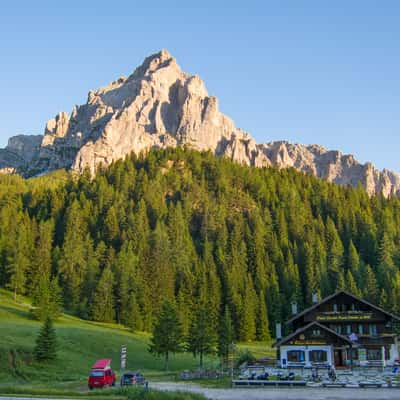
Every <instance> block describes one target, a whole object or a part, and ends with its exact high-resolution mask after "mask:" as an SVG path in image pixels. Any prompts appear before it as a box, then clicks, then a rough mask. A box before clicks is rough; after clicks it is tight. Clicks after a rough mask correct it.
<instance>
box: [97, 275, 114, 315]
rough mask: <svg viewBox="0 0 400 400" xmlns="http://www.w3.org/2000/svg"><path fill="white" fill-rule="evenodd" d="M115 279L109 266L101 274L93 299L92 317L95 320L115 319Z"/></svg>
mask: <svg viewBox="0 0 400 400" xmlns="http://www.w3.org/2000/svg"><path fill="white" fill-rule="evenodd" d="M113 280H114V276H113V273H112V271H111V269H110V268H109V267H107V268H106V269H105V270H104V271H103V273H102V274H101V278H100V280H99V283H98V285H97V288H96V293H95V296H94V299H93V307H92V318H93V319H94V320H95V321H101V322H113V321H114V320H115V310H114V293H113Z"/></svg>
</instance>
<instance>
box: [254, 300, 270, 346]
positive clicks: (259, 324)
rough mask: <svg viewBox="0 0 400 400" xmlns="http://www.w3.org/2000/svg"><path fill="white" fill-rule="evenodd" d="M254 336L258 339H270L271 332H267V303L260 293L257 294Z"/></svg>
mask: <svg viewBox="0 0 400 400" xmlns="http://www.w3.org/2000/svg"><path fill="white" fill-rule="evenodd" d="M256 338H257V340H260V341H266V340H270V339H271V334H270V332H269V322H268V312H267V305H266V304H265V298H264V295H263V294H262V293H260V294H259V296H258V305H257V320H256Z"/></svg>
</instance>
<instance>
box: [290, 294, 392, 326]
mask: <svg viewBox="0 0 400 400" xmlns="http://www.w3.org/2000/svg"><path fill="white" fill-rule="evenodd" d="M340 294H345V295H347V296H350V297H352V298H353V299H355V300H357V301H359V302H361V303H364V304H366V305H367V306H369V307H371V308H373V309H375V310H377V311H380V312H381V313H383V314H385V315H388V316H389V317H391V318H393V319H397V320H398V321H400V317H398V316H397V315H394V314H392V313H390V312H388V311H385V310H384V309H383V308H381V307H378V306H376V305H374V304H372V303H370V302H369V301H367V300H363V299H361V298H360V297H357V296H355V295H354V294H352V293H350V292H346V291H345V290H339V291H338V292H335V293H333V294H331V295H330V296H327V297H325V298H324V299H322V300H321V301H320V302H319V303H316V304H314V305H312V306H311V307H309V308H306V309H305V310H304V311H302V312H301V313H299V314H297V315H295V316H293V317H292V318H291V319H289V320H288V321H286V323H285V324H286V325H288V324H290V323H292V322H293V321H295V320H297V319H299V318H301V317H303V316H304V315H306V314H308V313H309V312H311V311H313V310H315V309H316V308H317V307H319V306H320V305H322V304H324V303H326V302H328V301H329V300H332V299H334V298H335V297H337V296H339V295H340Z"/></svg>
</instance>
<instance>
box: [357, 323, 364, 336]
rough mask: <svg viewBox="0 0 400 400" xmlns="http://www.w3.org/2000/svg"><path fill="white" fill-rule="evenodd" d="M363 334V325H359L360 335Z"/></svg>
mask: <svg viewBox="0 0 400 400" xmlns="http://www.w3.org/2000/svg"><path fill="white" fill-rule="evenodd" d="M363 333H364V329H363V326H362V324H360V325H358V334H359V335H362V334H363Z"/></svg>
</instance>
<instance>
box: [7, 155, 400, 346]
mask: <svg viewBox="0 0 400 400" xmlns="http://www.w3.org/2000/svg"><path fill="white" fill-rule="evenodd" d="M399 240H400V200H399V199H397V198H393V199H384V198H383V197H373V198H370V197H369V196H368V195H367V194H366V193H365V191H364V190H363V189H362V188H358V189H353V188H343V187H339V186H336V185H333V184H329V183H326V182H324V181H321V180H318V179H317V178H314V177H312V176H307V175H304V174H302V173H298V172H296V171H294V170H278V169H275V168H263V169H258V168H249V167H245V166H241V165H238V164H236V163H232V162H230V161H228V160H226V159H223V158H215V157H214V156H213V155H211V154H210V153H199V152H196V151H189V150H183V149H176V150H163V151H155V152H150V153H149V154H148V155H147V156H143V157H136V156H131V157H129V158H128V159H126V160H125V161H118V162H116V163H115V164H113V165H112V166H111V167H109V168H107V169H104V170H100V171H99V172H98V174H97V175H96V177H95V178H94V179H93V180H91V179H90V177H89V174H88V173H86V174H83V175H81V176H79V177H78V176H73V175H71V174H68V173H64V172H57V173H55V174H53V175H48V176H44V177H40V178H34V179H30V180H24V179H22V178H20V177H18V176H2V177H1V178H0V285H1V286H2V287H7V288H10V289H12V290H13V291H14V292H15V293H16V295H18V294H27V295H30V296H32V297H33V298H34V299H36V301H37V302H38V301H39V300H38V299H40V297H43V296H48V295H49V293H50V295H52V294H53V295H54V293H55V292H57V296H59V294H58V289H57V287H58V286H59V287H60V290H61V297H62V301H63V306H64V308H65V309H66V310H67V311H69V312H72V313H74V314H76V315H78V316H80V317H83V318H87V319H94V320H97V321H116V322H120V323H123V324H126V325H128V326H130V327H131V328H132V329H135V330H147V331H148V330H150V329H151V326H152V323H153V321H154V318H155V316H156V315H157V313H158V312H159V310H160V307H161V304H162V302H163V301H164V300H165V299H168V298H170V299H175V301H176V303H177V305H178V309H179V312H180V318H181V321H182V324H183V327H184V329H185V331H186V332H187V331H188V329H189V326H190V321H191V316H192V315H193V313H194V312H195V310H196V307H198V306H199V304H202V306H206V307H207V309H208V312H209V321H210V324H212V326H214V327H215V329H216V330H217V327H218V324H219V320H220V319H221V316H222V315H225V309H226V307H227V308H228V309H229V311H230V315H231V316H232V322H233V324H234V329H235V334H236V338H237V339H239V340H243V341H244V340H254V339H260V340H264V339H267V338H268V337H269V335H270V333H271V334H273V333H274V332H273V330H274V329H273V327H274V324H275V322H276V321H284V320H286V319H287V318H288V316H289V315H290V303H291V301H297V303H298V304H299V307H300V309H302V308H304V307H305V306H308V305H310V303H311V296H312V293H313V292H318V293H319V294H320V296H325V295H327V294H330V293H332V292H333V291H335V290H337V289H341V288H346V289H348V290H349V291H352V292H353V293H355V294H358V295H362V296H364V297H365V298H366V299H368V300H370V301H372V302H375V303H377V304H380V305H382V306H384V307H386V308H388V309H389V310H392V311H394V312H400V272H399V267H400V252H399V250H398V244H399ZM270 331H271V332H270Z"/></svg>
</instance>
